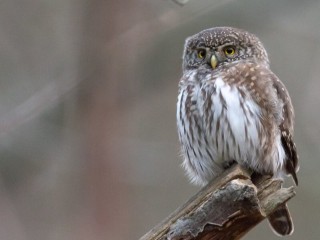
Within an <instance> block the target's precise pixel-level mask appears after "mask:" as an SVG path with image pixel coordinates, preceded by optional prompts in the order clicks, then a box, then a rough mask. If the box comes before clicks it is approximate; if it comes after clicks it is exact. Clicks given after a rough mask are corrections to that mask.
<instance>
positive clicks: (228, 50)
mask: <svg viewBox="0 0 320 240" xmlns="http://www.w3.org/2000/svg"><path fill="white" fill-rule="evenodd" d="M224 53H225V54H226V55H227V56H228V57H232V56H233V55H234V54H235V53H236V50H235V48H234V47H226V48H225V49H224Z"/></svg>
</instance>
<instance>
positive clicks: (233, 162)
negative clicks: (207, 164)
mask: <svg viewBox="0 0 320 240" xmlns="http://www.w3.org/2000/svg"><path fill="white" fill-rule="evenodd" d="M236 163H237V162H236V161H235V160H231V161H229V162H224V163H223V165H222V167H223V169H224V170H227V169H229V168H230V167H231V166H232V165H234V164H236Z"/></svg>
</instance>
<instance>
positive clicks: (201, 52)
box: [198, 49, 206, 59]
mask: <svg viewBox="0 0 320 240" xmlns="http://www.w3.org/2000/svg"><path fill="white" fill-rule="evenodd" d="M205 56H206V50H204V49H199V50H198V58H200V59H203V58H204V57H205Z"/></svg>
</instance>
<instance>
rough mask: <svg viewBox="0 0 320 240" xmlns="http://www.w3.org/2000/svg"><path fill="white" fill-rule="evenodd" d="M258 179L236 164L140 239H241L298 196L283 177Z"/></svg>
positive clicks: (261, 177) (262, 177)
mask: <svg viewBox="0 0 320 240" xmlns="http://www.w3.org/2000/svg"><path fill="white" fill-rule="evenodd" d="M254 182H255V184H254V183H253V182H252V181H251V178H250V173H249V172H248V171H246V170H245V169H243V168H241V167H240V166H238V165H236V166H234V167H232V168H231V169H229V170H228V171H226V172H225V173H224V174H222V176H220V177H219V178H217V179H215V180H213V181H212V182H211V183H209V184H208V185H207V186H205V187H204V188H203V189H201V190H200V191H199V192H198V193H197V194H196V195H195V196H193V197H192V198H190V200H189V201H188V202H187V203H185V204H184V205H183V206H182V207H180V208H179V209H177V210H176V211H175V212H174V213H172V214H171V215H170V216H169V217H168V218H167V219H165V220H164V221H163V222H162V223H160V224H159V225H158V226H156V227H154V228H153V229H152V230H150V231H149V232H148V233H147V234H145V235H144V236H143V237H142V238H141V239H140V240H156V239H159V240H160V239H161V240H163V239H169V240H178V239H212V240H215V239H231V240H232V239H240V238H241V237H242V236H244V235H245V234H246V233H247V232H248V231H249V230H250V229H252V228H253V227H254V226H256V225H257V224H258V223H259V222H261V221H262V220H263V219H265V218H266V217H267V216H268V215H269V214H270V213H272V212H273V211H274V210H275V209H276V208H277V207H279V206H280V205H282V204H284V203H285V202H287V201H288V200H289V199H291V198H292V197H294V196H295V192H294V188H293V187H291V188H281V184H282V181H281V180H279V179H272V178H270V177H266V176H260V177H258V178H257V179H255V181H254Z"/></svg>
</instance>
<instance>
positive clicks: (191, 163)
mask: <svg viewBox="0 0 320 240" xmlns="http://www.w3.org/2000/svg"><path fill="white" fill-rule="evenodd" d="M293 120H294V112H293V107H292V103H291V99H290V96H289V94H288V91H287V89H286V88H285V86H284V85H283V83H282V82H281V81H280V80H279V79H278V77H277V76H276V75H275V74H274V73H273V72H272V71H271V70H270V65H269V59H268V55H267V52H266V50H265V48H264V47H263V45H262V43H261V42H260V40H259V39H258V38H257V37H256V36H255V35H253V34H251V33H249V32H246V31H244V30H240V29H236V28H231V27H216V28H211V29H207V30H204V31H201V32H200V33H198V34H196V35H194V36H191V37H189V38H187V40H186V43H185V48H184V52H183V76H182V77H181V80H180V82H179V95H178V102H177V126H178V134H179V140H180V143H181V152H182V155H183V158H184V160H183V166H184V168H185V170H186V172H187V174H188V176H189V177H190V179H191V181H192V182H194V183H196V184H200V185H204V184H206V183H207V182H208V181H210V180H211V179H213V178H215V177H216V176H218V175H219V174H220V173H221V172H223V171H224V170H225V168H227V167H228V166H229V165H231V164H232V163H233V162H237V163H238V164H240V165H242V166H245V167H247V168H250V169H252V170H253V171H255V172H257V173H260V174H269V175H273V176H274V177H280V178H282V177H283V176H285V175H288V174H290V175H292V177H293V179H294V181H295V183H296V184H297V183H298V179H297V176H296V172H297V170H298V157H297V153H296V147H295V144H294V142H293ZM268 219H269V222H270V224H271V226H272V228H273V229H274V230H275V232H276V233H278V234H280V235H288V234H291V233H292V232H293V224H292V220H291V217H290V213H289V211H288V209H287V206H286V205H283V206H280V207H279V208H278V209H277V210H276V211H275V212H274V213H273V214H271V215H270V216H269V217H268Z"/></svg>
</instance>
